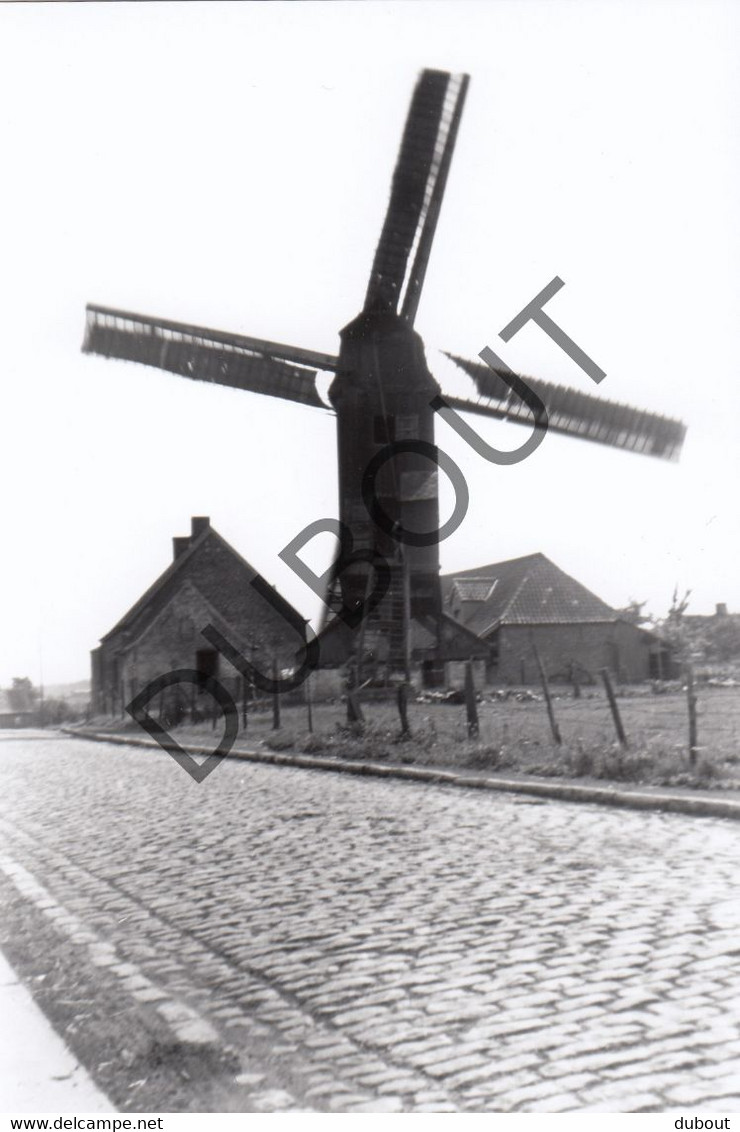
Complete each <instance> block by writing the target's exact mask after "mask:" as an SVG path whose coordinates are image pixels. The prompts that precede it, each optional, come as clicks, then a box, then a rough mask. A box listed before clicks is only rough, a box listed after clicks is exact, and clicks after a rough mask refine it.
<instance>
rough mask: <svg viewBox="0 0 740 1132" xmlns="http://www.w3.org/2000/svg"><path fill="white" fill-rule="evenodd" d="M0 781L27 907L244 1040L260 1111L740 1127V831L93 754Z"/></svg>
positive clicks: (173, 1003) (33, 746)
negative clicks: (732, 1117) (703, 1115)
mask: <svg viewBox="0 0 740 1132" xmlns="http://www.w3.org/2000/svg"><path fill="white" fill-rule="evenodd" d="M0 769H1V770H2V802H1V803H0V814H1V815H2V817H1V819H0V852H1V856H0V868H2V872H1V873H0V877H2V882H3V886H4V887H3V893H4V894H5V898H6V899H7V898H8V893H11V892H12V894H13V896H14V898H15V899H16V900H20V901H21V903H22V905H23V906H24V907H25V906H26V905H28V906H29V908H32V909H33V912H34V914H35V915H39V916H45V917H46V918H47V920H48V921H49V923H50V925H51V928H52V929H53V931H54V932H55V933H57V934H58V935H59V938H60V939H61V938H62V937H64V938H65V939H66V942H67V943H68V944H69V946H71V947H74V948H76V949H77V952H76V953H77V954H79V962H80V964H81V965H87V966H89V968H90V969H91V970H92V969H94V968H98V970H99V973H102V974H105V975H106V977H110V978H111V979H116V980H118V982H117V986H119V987H120V989H121V992H122V993H126V994H130V995H131V996H134V997H135V998H136V1002H137V1009H138V1010H139V1011H140V1012H143V1015H142V1016H144V1015H146V1014H147V1012H148V1013H151V1014H152V1016H154V1014H155V1012H156V1011H159V1015H158V1018H159V1020H160V1021H161V1020H164V1021H165V1022H166V1023H168V1024H171V1025H173V1026H174V1027H175V1029H176V1032H178V1033H179V1036H180V1037H181V1038H182V1040H183V1041H186V1042H187V1041H188V1040H191V1041H192V1042H194V1043H196V1044H197V1043H199V1042H200V1043H203V1048H204V1049H205V1048H206V1047H207V1046H208V1044H209V1043H210V1044H214V1043H219V1042H226V1043H229V1044H230V1045H231V1046H232V1047H234V1049H235V1050H236V1053H237V1055H238V1058H239V1066H240V1069H239V1070H238V1071H237V1070H234V1072H233V1074H232V1078H231V1080H232V1081H233V1082H235V1084H234V1087H235V1088H236V1089H237V1093H238V1096H239V1098H240V1099H239V1101H238V1102H232V1103H233V1104H237V1103H238V1105H240V1106H241V1107H242V1108H243V1110H244V1111H259V1110H268V1111H277V1110H282V1109H291V1108H293V1109H299V1110H304V1111H305V1110H316V1111H334V1110H337V1111H357V1110H359V1111H365V1110H369V1111H388V1112H396V1111H494V1112H495V1111H500V1112H508V1111H523V1112H540V1111H546V1112H558V1111H564V1110H577V1111H584V1110H602V1111H613V1112H619V1111H622V1112H625V1111H626V1112H632V1111H655V1110H657V1111H668V1110H670V1111H674V1110H675V1111H681V1112H685V1111H686V1110H687V1109H693V1110H695V1111H701V1112H709V1111H722V1112H735V1111H738V1110H739V1109H740V1032H739V1030H738V1020H739V1019H740V963H739V957H740V935H739V933H738V927H740V892H738V887H739V885H740V880H739V879H738V870H737V863H738V848H739V846H740V827H738V826H737V825H736V824H733V823H731V822H725V821H719V820H714V819H701V818H689V817H683V816H678V815H660V814H648V813H631V812H625V811H614V810H608V809H602V808H597V807H590V806H574V805H567V804H560V803H554V802H547V803H543V802H540V801H536V800H528V799H524V798H512V797H511V796H504V795H501V796H499V795H495V794H488V793H486V794H479V793H476V792H474V791H470V792H468V791H464V790H454V789H450V788H444V787H436V786H428V785H424V786H420V785H417V784H414V783H407V782H392V781H384V780H378V779H364V778H352V777H348V776H344V775H334V774H330V773H320V772H311V771H303V770H291V769H286V768H280V769H278V768H271V767H267V766H260V765H257V764H253V763H243V762H238V761H235V760H226V761H225V762H224V763H223V764H222V765H221V766H220V767H219V768H218V769H217V770H216V771H215V772H214V773H213V774H212V775H211V776H210V777H209V778H208V779H207V780H206V781H205V782H204V783H203V784H201V785H197V784H195V783H193V782H192V780H191V779H190V778H189V776H187V775H186V774H184V773H183V771H182V770H181V769H179V768H178V767H177V766H176V765H175V764H174V762H173V761H172V760H171V759H170V758H168V757H167V756H166V755H165V754H163V753H159V752H157V753H152V752H147V751H144V750H138V749H133V748H131V749H120V748H114V747H111V746H106V745H105V744H98V743H88V742H84V741H80V740H77V739H72V738H66V737H59V738H55V737H45V738H39V739H37V740H30V739H17V738H11V737H5V736H3V737H2V740H0ZM81 969H82V967H81ZM85 969H86V968H85ZM178 1028H179V1029H178ZM89 1068H90V1069H91V1071H92V1072H93V1073H95V1071H96V1066H95V1065H94V1064H93V1065H90V1066H89ZM193 1088H194V1089H195V1088H196V1086H195V1085H194V1086H193ZM119 1103H120V1102H119Z"/></svg>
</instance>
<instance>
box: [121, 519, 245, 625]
mask: <svg viewBox="0 0 740 1132" xmlns="http://www.w3.org/2000/svg"><path fill="white" fill-rule="evenodd" d="M217 533H218V532H217V531H215V530H214V529H213V527H211V526H208V527H205V528H204V530H202V531H201V532H200V534H199V535H196V537H195V538H193V537H192V535H191V538H190V544H189V545H188V547H187V549H186V550H184V551H183V552H182V553H181V554H178V556H177V558H175V559H173V561H172V562H170V564H169V566H166V567H165V569H164V570H163V571H162V573H161V574H160V575H159V577H157V578H155V579H154V581H153V582H152V584H151V585H150V586H149V588H148V589H146V590H144V593H143V594H142V595H141V597H140V598H138V599H137V600H136V601H135V602H134V604H133V605H132V606H131V607H130V608H129V609H128V610H127V611H126V613H124V614H123V616H122V617H120V618H119V619H118V621H116V623H115V625H114V626H113V628H112V629H109V630H108V632H107V633H106V634H105V636H103V637H101V638H100V640H101V641H106V640H108V638H109V637H112V636H113V634H114V633H118V632H120V630H121V629H123V628H124V626H125V625H126V623H127V622H128V621H130V620H132V619H135V618H136V617H137V616H138V615H139V613H141V611H142V610H143V609H144V608H145V607H146V605H147V603H148V602H149V601H150V600H151V599H152V598H153V597H154V596H155V595H156V594H158V593H159V591H160V590H161V589H162V587H163V586H164V585H166V584H167V582H169V581H170V580H171V579H172V578H174V577H175V575H176V574H177V573H179V571H180V570H181V569H182V567H183V566H184V565H185V563H186V562H187V561H188V560H189V559H190V558H192V555H193V552H194V551H195V550H196V548H197V547H199V546H201V545H202V543H204V542H205V540H206V539H207V538H208V536H209V535H210V534H217ZM183 537H184V536H183ZM219 537H220V536H219ZM227 545H228V543H227Z"/></svg>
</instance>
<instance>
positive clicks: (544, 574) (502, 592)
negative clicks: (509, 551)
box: [442, 554, 618, 636]
mask: <svg viewBox="0 0 740 1132" xmlns="http://www.w3.org/2000/svg"><path fill="white" fill-rule="evenodd" d="M494 581H495V583H496V584H495V585H494V586H493V588H491V583H492V582H494ZM484 585H486V586H488V595H487V597H486V598H485V599H484V600H481V599H480V598H479V597H477V596H476V597H467V596H464V595H466V593H474V594H478V593H479V592H481V591H482V589H483V587H484ZM442 588H443V595H444V601H445V609H447V610H451V609H452V608H457V607H458V604H459V602H460V599H462V605H461V607H460V613H459V617H460V620H461V621H462V623H463V624H464V625H466V626H467V628H468V629H472V630H473V631H474V632H476V633H478V634H479V635H481V636H485V635H486V634H487V633H489V632H491V631H492V630H493V629H495V628H496V627H497V626H498V625H501V624H508V625H541V624H561V625H562V624H572V623H574V622H581V623H583V622H588V621H590V622H603V621H615V620H616V619H617V616H618V615H617V613H616V611H615V610H614V609H612V608H611V606H609V605H607V604H606V602H605V601H602V600H601V598H599V597H597V596H596V595H595V594H592V593H591V591H590V590H587V589H586V587H585V586H583V585H581V583H580V582H577V581H576V580H575V578H571V577H570V575H569V574H566V573H565V571H564V570H561V569H560V568H559V567H558V566H556V565H555V563H554V562H551V561H550V559H549V558H546V557H545V555H544V554H528V555H526V556H525V557H523V558H511V559H509V560H508V561H506V562H496V563H493V564H489V565H487V566H479V567H478V568H477V569H475V570H463V571H460V572H459V573H456V574H446V575H443V577H442ZM456 599H457V600H456Z"/></svg>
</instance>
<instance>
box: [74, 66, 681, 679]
mask: <svg viewBox="0 0 740 1132" xmlns="http://www.w3.org/2000/svg"><path fill="white" fill-rule="evenodd" d="M467 86H468V76H467V75H451V74H448V73H447V72H442V71H433V70H425V71H423V72H422V73H421V75H420V76H419V79H418V81H417V84H416V87H415V89H414V93H413V96H412V100H411V105H410V109H409V112H408V117H407V120H406V125H405V129H404V133H403V137H402V141H401V146H400V150H399V154H398V158H397V162H396V167H395V172H394V175H393V181H392V186H391V193H390V201H389V204H388V210H387V214H386V217H385V222H384V224H383V228H382V231H381V234H380V240H379V242H378V246H377V250H376V253H375V259H374V262H373V265H372V271H371V273H370V280H369V283H368V288H367V294H366V296H365V302H364V306H363V308H362V311H361V312H360V314H359V315H358V316H357V317H356V318H355V319H354V320H353V321H352V322H350V323H349V324H348V325H347V326H345V327H344V329H343V330H341V331H340V335H339V337H340V350H339V354H338V356H333V355H330V354H323V353H318V352H316V351H313V350H306V349H301V348H298V347H294V346H286V345H283V344H280V343H276V342H268V341H263V340H260V339H257V338H249V337H245V336H243V335H239V334H231V333H225V332H221V331H217V330H209V329H206V328H204V327H200V326H192V325H188V324H185V323H180V322H171V321H168V320H165V319H160V318H151V317H148V316H145V315H140V314H133V313H130V312H127V311H122V310H115V309H112V308H109V307H102V306H97V305H89V306H88V307H87V324H86V332H85V339H84V343H83V350H84V351H85V352H87V353H91V354H99V355H102V356H104V357H109V358H120V359H124V360H128V361H134V362H139V363H141V364H143V365H149V366H154V367H155V368H158V369H163V370H167V371H169V372H171V373H175V374H178V375H179V376H182V377H189V378H193V379H195V380H198V381H210V382H214V383H216V384H219V385H227V386H231V387H234V388H237V389H243V390H246V391H249V392H252V393H262V394H265V395H267V396H272V397H282V398H286V399H288V400H291V401H297V402H299V403H301V404H304V405H306V406H311V407H313V408H316V409H320V410H324V411H333V412H334V413H335V414H336V418H337V442H338V465H339V514H340V520H341V522H342V523H344V524H345V525H346V527H347V528H349V530H350V531H351V533H352V536H353V540H354V547H355V548H359V549H362V548H366V549H367V550H369V551H370V556H371V555H372V554H379V555H382V556H383V557H384V558H385V559H386V560H387V561H388V562H389V563H390V567H391V570H390V573H391V584H390V587H389V590H388V592H387V594H386V596H385V598H384V599H383V602H381V603H380V605H379V606H378V608H377V609H375V611H374V612H373V614H372V618H371V619H370V618H369V619H368V627H367V630H368V632H369V631H370V630H372V631H373V632H374V633H376V635H378V636H379V638H382V639H385V641H386V653H385V655H386V658H387V659H388V662H389V664H390V665H391V666H395V667H396V668H398V667H405V668H408V650H409V624H410V622H411V621H414V620H415V621H418V622H419V623H420V624H422V625H424V626H426V629H427V631H428V639H431V640H432V641H433V642H434V641H435V640H436V645H434V644H433V645H432V652H433V651H434V648H435V647H439V646H440V642H441V638H442V636H443V634H442V632H441V629H440V626H442V625H443V623H444V621H445V615H444V613H443V611H442V603H441V589H440V582H439V545H438V540H437V539H436V538H435V539H431V540H430V539H426V540H424V539H421V540H419V541H420V542H421V543H422V545H409V544H408V543H407V544H405V545H403V546H401V545H400V544H399V542H398V540H397V539H394V537H393V533H392V531H393V528H394V524H397V525H398V526H400V528H402V529H404V530H406V531H411V532H413V531H416V532H429V531H437V530H438V529H439V503H438V494H437V474H436V473H437V469H436V467H435V466H434V465H433V464H432V463H431V462H430V459H429V456H428V454H427V455H424V454H423V453H421V452H419V451H418V447H421V448H424V447H425V446H428V445H433V443H434V413H435V411H434V408H433V407H432V404H431V402H432V401H433V400H434V398H435V397H437V396H438V395H439V394H440V387H439V385H438V384H437V382H436V381H435V379H434V377H433V376H432V374H431V373H430V371H429V368H428V366H427V362H426V358H425V354H424V346H423V343H422V340H421V338H420V337H419V335H418V333H417V332H416V331H415V330H414V320H415V317H416V312H417V308H418V305H419V300H420V296H421V291H422V287H423V283H424V278H425V275H426V270H427V265H428V263H429V256H430V252H431V247H432V241H433V238H434V233H435V229H436V225H437V220H438V217H439V213H440V209H441V205H442V199H443V196H444V191H445V185H446V181H447V175H448V172H449V168H450V163H451V160H452V154H453V150H454V147H455V141H456V137H457V132H458V127H459V124H460V119H461V115H462V111H463V106H464V102H465V96H466V92H467ZM449 356H450V357H452V360H453V361H455V362H456V363H457V364H458V365H459V366H460V367H461V368H462V369H463V370H464V371H465V372H466V373H467V374H468V376H469V377H471V378H472V381H473V383H474V385H475V388H476V390H477V394H478V396H477V398H476V399H465V398H460V397H454V396H446V395H445V402H446V404H447V405H448V406H449V407H451V408H453V409H455V410H458V411H461V412H464V413H475V414H479V415H483V416H489V417H494V418H499V419H507V420H510V421H514V422H520V423H523V424H526V425H528V426H531V423H532V416H531V413H530V412H529V410H528V409H527V407H526V406H525V405H523V404H522V403H521V402H520V400H519V399H518V398H517V397H516V396H515V395H514V394H513V393H512V390H511V385H510V383H509V382H506V381H505V380H503V379H502V377H501V376H500V371H499V373H497V372H496V371H495V370H492V369H491V368H489V367H488V366H485V365H481V364H479V363H477V362H472V361H467V360H465V359H462V358H458V357H453V356H452V355H449ZM319 372H329V373H331V374H333V375H334V377H333V380H332V383H331V385H330V387H329V392H328V398H329V404H328V405H327V404H326V403H325V402H324V401H323V400H322V398H321V396H320V395H319V392H318V390H317V384H316V379H317V375H318V373H319ZM526 380H527V384H528V385H529V386H530V388H531V389H532V390H533V391H534V392H535V393H536V395H537V396H538V397H539V398H540V399H541V401H542V402H543V403H544V405H545V407H546V409H547V411H548V416H549V427H550V428H552V429H553V430H554V431H557V432H560V433H564V434H566V435H569V436H575V437H580V438H582V439H587V440H591V441H594V442H596V443H600V444H607V445H610V446H611V447H615V448H623V449H628V450H631V451H637V452H642V453H644V454H648V455H653V456H658V457H662V458H675V457H676V456H677V454H678V452H679V451H680V447H681V444H682V441H683V436H684V433H685V429H684V427H683V425H681V424H680V423H679V422H676V421H673V420H669V419H668V418H665V417H662V416H658V415H656V414H653V413H649V412H644V411H641V410H637V409H633V408H630V407H628V406H625V405H619V404H616V403H614V402H609V401H605V400H603V399H600V398H595V397H591V396H588V395H587V394H583V393H580V392H576V391H575V390H571V389H565V388H562V387H559V386H556V385H551V384H548V383H546V382H543V381H539V380H537V381H533V380H530V379H529V378H528V379H526ZM414 441H416V442H422V443H421V445H418V446H417V450H416V451H414V450H413V448H414V445H413V442H414ZM406 442H412V443H411V444H409V445H408V448H410V449H411V450H408V448H407V449H404V450H403V451H399V452H397V454H395V455H394V456H393V458H392V459H389V460H387V461H385V462H384V463H383V465H382V467H380V466H378V468H377V476H376V477H375V486H374V493H375V494H374V498H375V500H376V501H377V505H378V507H379V508H380V513H381V514H382V516H383V522H382V523H380V524H379V523H378V521H377V518H378V516H377V514H371V513H370V512H369V510H368V507H367V505H366V502H365V498H364V497H363V478H364V477H365V475H366V470H367V468H368V465H370V464H371V462H372V461H373V460H374V459H375V458H376V457H377V456H378V454H379V452H381V451H382V450H383V449H384V448H386V446H387V445H389V444H395V445H396V446H397V447H399V448H400V449H403V448H404V444H405V443H406ZM372 573H373V570H372V567H371V565H370V564H369V563H368V561H361V562H356V563H354V564H353V565H352V566H350V567H348V568H346V569H344V570H343V571H342V572H341V574H340V575H339V577H338V579H337V581H338V585H339V591H340V593H339V595H338V594H337V593H336V592H335V594H334V598H336V597H337V596H341V601H342V602H343V605H344V607H345V608H346V609H355V608H357V607H358V606H359V605H361V603H363V602H364V601H365V600H366V598H367V594H368V590H369V584H370V578H371V576H372ZM447 620H449V619H447ZM365 631H366V627H365V625H364V623H363V624H362V625H361V627H360V632H361V634H364V633H365ZM447 632H448V637H449V626H448V627H447ZM429 634H431V637H429ZM361 651H362V650H361V649H360V652H361Z"/></svg>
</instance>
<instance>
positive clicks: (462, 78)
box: [365, 70, 468, 322]
mask: <svg viewBox="0 0 740 1132" xmlns="http://www.w3.org/2000/svg"><path fill="white" fill-rule="evenodd" d="M467 81H468V77H467V75H450V74H448V73H447V72H446V71H429V70H427V71H422V73H421V75H420V76H419V79H418V82H417V84H416V87H415V89H414V94H413V96H412V99H411V106H410V107H409V112H408V117H407V119H406V126H405V129H404V132H403V138H402V140H401V148H400V150H399V153H398V159H397V161H396V168H395V171H394V173H393V182H392V185H391V197H390V201H389V204H388V210H387V212H386V217H385V223H384V224H383V229H382V232H381V234H380V240H379V242H378V247H377V250H376V252H375V259H374V261H373V268H372V271H371V273H370V282H369V285H368V290H367V295H366V298H365V310H372V309H381V310H391V311H397V310H399V308H400V306H401V304H402V303H404V305H405V309H404V317H405V318H407V320H408V321H411V322H412V321H413V316H414V313H415V310H416V304H417V303H418V293H419V291H420V289H421V284H422V282H423V279H424V273H425V271H426V261H427V260H428V258H429V251H430V249H431V241H432V237H433V235H434V228H435V226H436V221H437V216H438V214H439V206H440V204H441V197H442V193H443V191H444V185H445V181H446V178H447V172H448V170H449V165H450V160H451V157H452V150H453V148H454V144H455V139H456V136H457V127H458V125H459V122H460V116H461V114H462V108H463V103H464V99H465V92H466V90H467ZM412 256H413V259H414V264H413V269H412V268H410V261H411V259H412ZM410 287H411V288H412V291H413V297H409V300H408V302H407V301H406V292H407V290H408V289H409V288H410Z"/></svg>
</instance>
